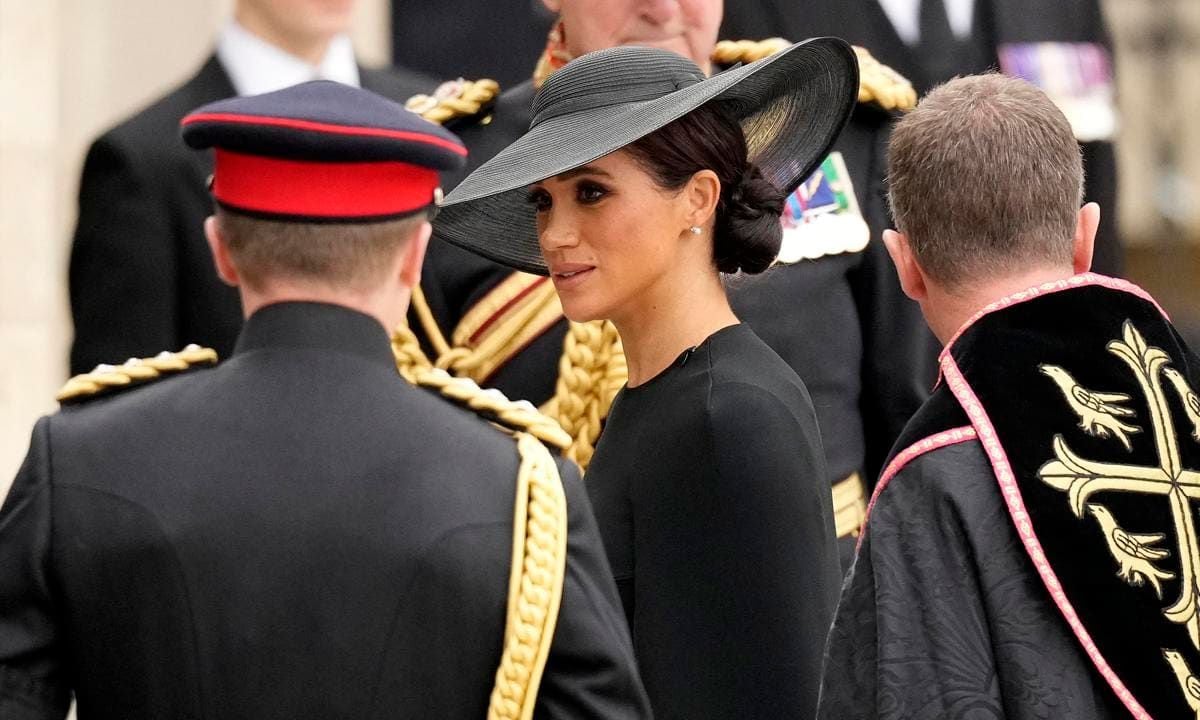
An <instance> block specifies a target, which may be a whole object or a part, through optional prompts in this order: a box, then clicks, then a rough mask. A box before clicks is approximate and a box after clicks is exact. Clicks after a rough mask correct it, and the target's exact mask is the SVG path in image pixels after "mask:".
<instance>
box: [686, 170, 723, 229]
mask: <svg viewBox="0 0 1200 720" xmlns="http://www.w3.org/2000/svg"><path fill="white" fill-rule="evenodd" d="M680 197H681V198H682V199H683V201H684V211H685V213H686V214H687V217H686V218H685V219H684V220H685V222H686V223H687V225H688V226H689V227H691V226H697V227H706V226H708V225H709V224H710V223H711V222H712V220H713V218H714V216H715V215H716V213H717V204H718V203H719V202H720V201H721V180H720V178H718V177H717V174H716V173H715V172H713V171H712V170H699V171H697V172H696V174H695V175H692V179H691V180H688V183H687V185H685V186H684V188H683V192H682V193H680Z"/></svg>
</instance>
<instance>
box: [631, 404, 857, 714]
mask: <svg viewBox="0 0 1200 720" xmlns="http://www.w3.org/2000/svg"><path fill="white" fill-rule="evenodd" d="M709 412H710V418H711V423H712V426H711V428H710V437H711V442H712V445H711V446H710V447H712V449H713V450H712V451H713V457H712V459H711V462H712V463H713V472H711V473H705V474H704V476H702V477H696V478H672V479H670V480H669V481H668V480H666V479H664V481H663V482H660V483H648V484H654V485H659V486H661V487H660V488H659V489H658V490H657V492H658V493H660V494H659V495H658V496H657V497H653V498H641V499H638V500H635V502H634V507H635V509H636V510H635V512H638V513H639V514H643V516H642V517H641V518H639V519H635V526H634V540H635V543H636V549H635V553H634V555H635V557H636V558H637V572H636V574H635V578H636V580H635V582H636V587H635V589H634V593H635V594H634V604H635V605H634V618H635V620H634V628H633V634H634V638H635V643H636V647H637V653H638V660H639V662H640V663H641V670H642V677H643V679H644V680H645V683H646V689H647V691H648V692H649V693H650V696H651V697H652V698H653V701H654V712H655V714H656V715H657V716H658V717H659V718H689V719H690V718H809V717H812V714H813V711H814V709H815V708H816V704H817V688H818V683H819V680H820V666H821V652H822V649H823V647H824V639H825V635H826V633H827V632H828V630H829V623H830V620H831V619H832V617H833V611H834V605H835V604H836V602H837V590H838V583H839V579H840V577H841V573H840V570H839V567H838V559H837V551H836V547H835V545H834V533H833V525H832V519H831V514H832V510H831V498H830V494H829V484H828V481H827V479H826V474H825V468H824V460H823V459H822V458H823V456H822V452H821V448H820V441H819V439H818V434H817V430H816V420H815V418H814V417H812V410H811V408H809V409H807V415H808V417H807V418H802V417H797V415H796V408H794V407H791V406H789V405H788V404H786V403H785V402H784V401H782V400H780V399H778V398H775V397H773V396H771V395H769V394H768V393H767V392H766V391H765V390H763V389H761V388H757V387H751V386H747V385H740V384H735V385H733V386H723V387H717V388H715V389H714V390H713V393H712V396H711V399H710V411H709ZM702 447H703V445H701V444H700V442H699V441H698V442H697V448H698V450H697V451H698V452H701V451H702V450H700V448H702ZM669 486H673V487H669ZM656 518H657V522H656ZM650 523H653V526H652V529H648V530H647V531H646V532H645V533H643V537H640V538H639V537H638V533H637V528H638V526H639V525H642V526H646V525H647V524H650Z"/></svg>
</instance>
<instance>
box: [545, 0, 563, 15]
mask: <svg viewBox="0 0 1200 720" xmlns="http://www.w3.org/2000/svg"><path fill="white" fill-rule="evenodd" d="M542 4H543V5H545V6H546V9H547V10H549V11H550V12H552V13H554V14H555V15H557V14H559V13H560V12H562V2H560V0H542Z"/></svg>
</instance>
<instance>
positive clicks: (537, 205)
mask: <svg viewBox="0 0 1200 720" xmlns="http://www.w3.org/2000/svg"><path fill="white" fill-rule="evenodd" d="M525 202H527V203H529V204H530V205H532V206H533V209H534V211H536V212H545V211H547V210H549V209H550V193H548V192H546V191H545V190H542V189H540V188H535V189H533V190H530V191H529V194H528V195H526V196H525Z"/></svg>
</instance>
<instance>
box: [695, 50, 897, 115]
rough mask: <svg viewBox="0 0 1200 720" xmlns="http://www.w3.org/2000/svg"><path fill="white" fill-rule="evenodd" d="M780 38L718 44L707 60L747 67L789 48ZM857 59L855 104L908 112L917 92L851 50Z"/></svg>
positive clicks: (888, 70)
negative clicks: (744, 64)
mask: <svg viewBox="0 0 1200 720" xmlns="http://www.w3.org/2000/svg"><path fill="white" fill-rule="evenodd" d="M790 46H791V43H790V42H788V41H787V40H785V39H783V38H778V37H775V38H768V39H766V40H758V41H755V40H722V41H721V42H719V43H717V45H716V47H714V48H713V51H712V55H711V60H712V61H713V62H714V63H717V64H718V65H733V64H735V63H751V62H754V61H755V60H761V59H763V58H765V57H767V56H769V55H774V54H775V53H777V52H779V51H780V50H783V49H784V48H787V47H790ZM854 54H855V55H857V56H858V101H859V102H860V103H874V104H876V105H878V106H880V107H882V108H883V109H885V110H912V109H913V108H914V107H916V106H917V91H916V90H914V89H913V86H912V83H911V82H909V81H908V79H907V78H905V77H904V76H903V75H901V74H900V73H898V72H896V71H895V70H893V69H892V68H890V67H888V66H887V65H884V64H883V63H881V62H879V61H878V60H876V59H875V57H874V56H873V55H871V53H870V52H868V51H867V49H866V48H861V47H858V46H857V45H856V46H854Z"/></svg>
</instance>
